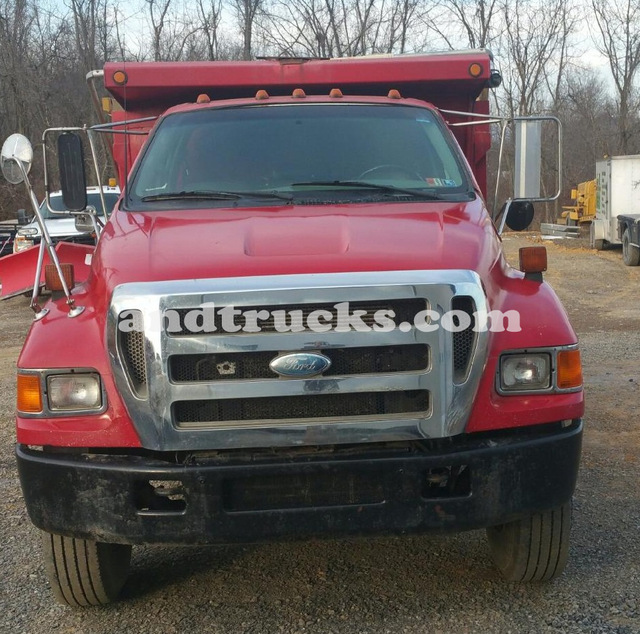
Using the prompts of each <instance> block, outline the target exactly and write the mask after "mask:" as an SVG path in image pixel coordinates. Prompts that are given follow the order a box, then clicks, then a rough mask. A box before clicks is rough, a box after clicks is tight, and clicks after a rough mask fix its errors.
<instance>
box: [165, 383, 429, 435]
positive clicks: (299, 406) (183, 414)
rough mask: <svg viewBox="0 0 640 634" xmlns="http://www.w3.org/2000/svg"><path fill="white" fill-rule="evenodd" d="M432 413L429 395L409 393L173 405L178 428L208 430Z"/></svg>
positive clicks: (322, 395)
mask: <svg viewBox="0 0 640 634" xmlns="http://www.w3.org/2000/svg"><path fill="white" fill-rule="evenodd" d="M428 410H429V392H427V391H426V390H408V391H402V392H353V393H348V394H305V395H303V396H275V397H265V398H244V399H237V398H234V399H216V400H198V401H177V402H176V403H174V405H173V417H174V422H175V424H176V425H177V426H178V427H190V426H196V427H198V426H199V427H202V426H205V427H206V424H215V423H222V422H227V421H228V422H234V421H236V422H241V421H258V422H261V421H274V420H287V419H303V420H313V419H316V418H325V417H328V418H338V419H345V418H353V417H362V416H384V415H388V414H404V413H406V414H412V415H415V414H423V415H426V414H427V412H428Z"/></svg>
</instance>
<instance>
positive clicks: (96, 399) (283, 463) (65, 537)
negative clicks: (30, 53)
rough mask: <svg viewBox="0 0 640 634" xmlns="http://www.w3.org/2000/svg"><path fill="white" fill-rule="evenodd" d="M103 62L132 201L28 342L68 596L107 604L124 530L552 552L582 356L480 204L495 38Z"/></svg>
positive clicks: (41, 494) (32, 479) (31, 427)
mask: <svg viewBox="0 0 640 634" xmlns="http://www.w3.org/2000/svg"><path fill="white" fill-rule="evenodd" d="M97 76H98V77H100V78H102V80H103V81H104V85H105V87H106V89H107V90H108V91H109V93H110V94H111V96H112V100H113V101H112V104H111V107H110V108H109V109H110V110H111V117H112V125H114V126H117V128H118V129H120V130H125V131H130V132H133V133H134V134H132V135H131V136H127V135H125V134H115V135H113V137H114V144H113V148H112V151H113V156H114V159H115V163H116V166H117V169H118V173H119V178H120V182H121V183H122V184H123V194H122V196H121V198H120V200H119V202H118V204H117V205H116V206H115V208H114V211H113V213H112V214H111V216H110V218H109V220H108V222H107V224H106V226H105V228H104V230H103V231H102V233H101V236H100V239H99V241H98V245H97V248H96V250H95V253H93V254H92V256H91V258H90V271H89V273H88V276H87V278H86V280H84V281H82V282H81V283H78V284H77V285H76V286H75V287H74V288H72V289H71V290H70V291H69V294H68V295H67V296H65V295H64V294H61V293H60V292H58V293H57V294H55V293H54V296H53V297H52V299H51V301H50V302H48V303H47V305H46V311H47V312H46V313H45V314H43V311H42V310H40V311H39V312H38V313H37V314H36V321H35V322H34V324H33V326H32V328H31V331H30V333H29V335H28V337H27V340H26V343H25V346H24V349H23V351H22V354H21V356H20V359H19V361H18V412H17V441H18V445H17V459H18V466H19V472H20V478H21V482H22V486H23V491H24V495H25V501H26V504H27V508H28V510H29V514H30V517H31V520H32V521H33V522H34V523H35V525H36V526H38V527H39V528H40V529H41V530H42V531H43V539H44V552H45V558H46V561H47V565H48V570H49V577H50V580H51V583H52V587H53V589H54V592H55V593H56V596H57V597H58V598H59V599H60V600H61V601H62V602H64V603H68V604H71V605H95V604H101V603H106V602H108V601H111V600H113V599H114V598H116V596H117V594H118V591H119V589H120V587H121V586H122V584H123V583H124V579H125V578H126V574H127V569H128V563H129V557H130V552H131V546H132V545H135V544H150V543H187V544H201V543H231V542H252V541H260V540H268V539H292V538H296V539H299V538H303V537H321V536H335V535H352V536H366V535H371V534H376V533H392V534H406V533H420V532H451V531H459V530H470V529H478V528H482V529H486V530H487V534H488V538H489V544H490V547H491V552H492V555H493V559H494V561H495V563H496V565H497V567H498V569H499V570H500V571H501V572H502V574H503V575H504V576H505V577H506V578H507V579H510V580H517V581H530V580H547V579H551V578H553V577H555V576H557V575H558V574H560V573H561V572H562V569H563V568H564V565H565V563H566V558H567V554H568V544H569V530H570V524H571V497H572V493H573V490H574V487H575V482H576V477H577V470H578V465H579V456H580V443H581V436H582V414H583V410H584V403H583V390H582V377H581V368H580V353H579V349H578V341H577V337H576V335H575V332H574V331H573V329H572V328H571V326H570V324H569V322H568V319H567V316H566V313H565V311H564V310H563V308H562V306H561V304H560V302H559V301H558V299H557V297H556V296H555V294H554V292H553V290H552V289H551V288H550V287H549V286H548V285H547V284H546V283H545V282H544V280H543V278H542V273H543V271H544V270H545V268H546V259H545V258H546V252H545V251H544V249H540V248H539V247H533V248H529V249H525V250H524V251H523V252H522V253H521V263H522V264H521V268H522V270H515V269H513V268H512V267H510V266H509V265H508V264H507V262H506V261H505V258H504V255H503V252H502V247H501V238H500V235H499V232H498V230H497V229H496V226H495V224H494V222H493V220H494V219H493V218H492V217H491V214H490V213H489V212H488V210H487V207H486V203H485V194H486V155H487V151H488V149H489V146H490V138H491V135H490V132H489V128H488V123H485V120H484V119H483V118H482V117H487V116H488V92H487V91H488V90H489V89H491V88H492V87H495V86H496V85H497V84H498V83H499V82H498V81H497V76H496V73H495V71H494V70H493V66H492V58H491V56H490V54H489V53H488V52H486V51H474V52H465V53H453V54H448V55H433V56H407V57H396V58H394V57H391V58H383V59H367V58H364V59H343V60H262V61H256V62H236V63H231V62H229V63H227V62H214V63H194V64H127V65H126V67H125V66H124V65H119V64H107V65H106V66H105V69H104V71H103V72H102V73H100V74H98V75H97ZM478 116H479V117H480V119H479V125H469V120H470V119H471V120H473V119H474V117H478ZM455 123H459V124H461V125H459V126H457V127H456V126H455ZM476 123H478V121H477V120H476ZM102 129H104V128H102ZM64 133H65V134H66V132H64ZM3 160H4V164H7V165H8V164H9V162H10V161H13V164H16V165H17V164H18V161H20V160H21V159H20V157H18V156H17V155H16V154H11V152H10V151H6V152H5V151H3ZM508 208H509V206H508V205H507V209H508ZM529 208H530V205H529V206H528V205H513V208H512V209H511V210H510V211H508V212H505V213H509V214H515V215H516V216H518V215H519V214H521V213H523V211H526V210H528V209H529ZM526 213H528V211H527V212H526ZM509 217H511V216H508V217H507V219H508V218H509ZM529 221H530V218H529ZM515 224H518V223H515ZM521 224H522V226H525V225H526V223H521ZM520 228H521V227H520ZM80 309H82V310H80ZM70 317H71V318H70ZM70 338H73V340H75V341H81V342H83V345H82V346H78V347H73V348H72V347H70V346H68V345H67V342H68V341H69V340H70ZM77 553H80V555H81V556H80V558H78V556H77Z"/></svg>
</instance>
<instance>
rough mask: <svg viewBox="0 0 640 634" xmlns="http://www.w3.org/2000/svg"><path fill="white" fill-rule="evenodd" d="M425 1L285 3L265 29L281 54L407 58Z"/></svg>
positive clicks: (269, 18) (277, 6) (279, 4)
mask: <svg viewBox="0 0 640 634" xmlns="http://www.w3.org/2000/svg"><path fill="white" fill-rule="evenodd" d="M425 4H426V2H425V0H286V1H285V0H279V1H277V2H274V3H273V5H272V7H271V11H270V13H269V14H268V15H267V16H266V18H267V19H266V20H265V23H264V25H263V34H262V35H263V39H264V41H265V43H266V44H267V46H268V47H269V48H271V49H274V50H275V51H276V52H277V53H278V54H286V55H296V54H298V55H307V56H311V57H345V56H355V55H367V54H371V53H404V52H406V51H407V48H408V46H409V44H410V40H411V39H412V34H413V29H414V28H416V27H418V26H419V21H418V19H417V18H418V16H419V15H420V12H421V7H422V6H423V5H425Z"/></svg>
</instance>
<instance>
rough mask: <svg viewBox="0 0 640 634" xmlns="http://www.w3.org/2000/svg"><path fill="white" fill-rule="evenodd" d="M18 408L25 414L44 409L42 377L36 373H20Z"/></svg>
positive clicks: (35, 412)
mask: <svg viewBox="0 0 640 634" xmlns="http://www.w3.org/2000/svg"><path fill="white" fill-rule="evenodd" d="M17 409H18V411H19V412H22V413H24V414H37V413H39V412H41V411H42V392H41V391H40V377H39V376H37V375H36V374H18V403H17Z"/></svg>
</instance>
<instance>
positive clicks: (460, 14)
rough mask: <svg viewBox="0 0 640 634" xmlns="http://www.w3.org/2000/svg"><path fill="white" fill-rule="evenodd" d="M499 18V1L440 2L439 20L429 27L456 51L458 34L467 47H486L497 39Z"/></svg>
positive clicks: (467, 0) (463, 0)
mask: <svg viewBox="0 0 640 634" xmlns="http://www.w3.org/2000/svg"><path fill="white" fill-rule="evenodd" d="M500 15H501V3H500V2H499V0H477V1H475V2H474V1H471V0H441V4H440V12H439V15H438V19H437V21H435V22H434V21H432V20H430V25H431V27H432V28H433V29H434V30H435V31H436V32H437V33H438V34H439V35H440V36H441V37H442V39H443V40H444V41H445V42H446V43H447V45H448V46H449V48H452V49H454V48H459V46H460V44H459V39H458V37H459V33H460V31H462V38H463V39H465V40H466V41H467V43H468V46H469V47H471V48H487V47H489V46H491V44H492V42H493V41H494V39H495V38H496V35H497V33H496V31H497V27H496V23H497V22H498V21H499V20H500ZM452 26H453V27H454V28H452ZM456 27H458V28H456ZM503 27H504V25H502V28H503Z"/></svg>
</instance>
